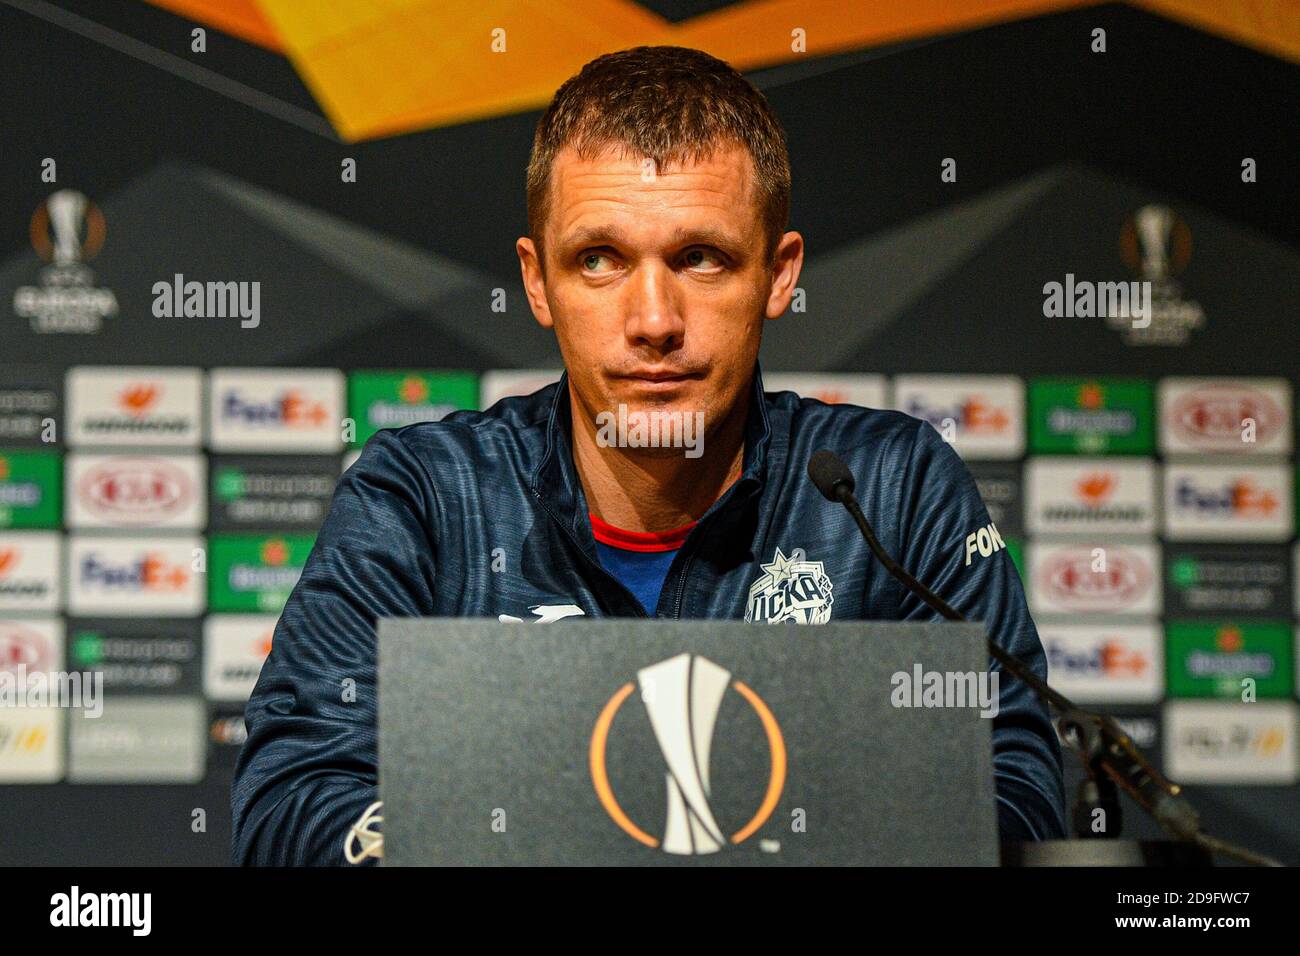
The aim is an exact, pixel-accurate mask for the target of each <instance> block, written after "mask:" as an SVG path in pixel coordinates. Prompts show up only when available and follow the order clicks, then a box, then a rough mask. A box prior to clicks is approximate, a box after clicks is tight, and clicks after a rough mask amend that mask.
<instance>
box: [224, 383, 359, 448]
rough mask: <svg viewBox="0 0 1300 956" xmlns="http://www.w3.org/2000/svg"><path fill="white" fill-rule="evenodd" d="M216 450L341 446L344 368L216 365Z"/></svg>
mask: <svg viewBox="0 0 1300 956" xmlns="http://www.w3.org/2000/svg"><path fill="white" fill-rule="evenodd" d="M209 380H210V382H211V386H212V401H211V402H210V403H209V416H210V433H211V436H212V437H211V444H212V447H213V449H214V450H216V451H269V452H293V451H322V452H336V451H339V450H340V449H341V448H342V447H343V435H342V433H341V430H340V426H341V423H342V420H343V392H344V388H343V373H342V372H339V371H337V370H335V369H315V370H303V369H298V370H294V369H288V370H281V369H215V370H214V371H213V372H212V374H211V376H210V378H209Z"/></svg>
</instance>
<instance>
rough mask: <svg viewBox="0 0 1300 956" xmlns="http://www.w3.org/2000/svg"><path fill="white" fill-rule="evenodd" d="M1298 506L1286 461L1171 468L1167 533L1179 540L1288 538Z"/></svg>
mask: <svg viewBox="0 0 1300 956" xmlns="http://www.w3.org/2000/svg"><path fill="white" fill-rule="evenodd" d="M1292 508H1293V504H1292V484H1291V478H1290V474H1289V469H1288V467H1287V466H1286V465H1284V464H1283V465H1250V466H1234V465H1209V464H1200V465H1191V464H1189V465H1169V466H1167V467H1166V469H1165V526H1166V527H1165V533H1166V535H1167V536H1168V537H1170V538H1172V539H1175V540H1177V539H1184V540H1192V539H1196V540H1212V541H1213V540H1218V541H1234V540H1235V541H1285V540H1287V539H1288V538H1290V537H1291V534H1292V528H1293V525H1292Z"/></svg>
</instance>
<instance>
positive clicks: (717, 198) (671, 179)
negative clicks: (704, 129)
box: [551, 143, 754, 235]
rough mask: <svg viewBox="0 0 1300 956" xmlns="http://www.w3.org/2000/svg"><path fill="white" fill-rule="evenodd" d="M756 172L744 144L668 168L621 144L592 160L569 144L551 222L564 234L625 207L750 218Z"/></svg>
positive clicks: (560, 162) (561, 156) (555, 184)
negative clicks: (701, 211)
mask: <svg viewBox="0 0 1300 956" xmlns="http://www.w3.org/2000/svg"><path fill="white" fill-rule="evenodd" d="M753 173H754V164H753V160H752V159H751V158H750V156H749V152H748V151H747V150H746V149H745V148H744V147H743V146H742V145H740V144H738V143H735V144H733V143H726V144H721V145H719V146H717V147H715V148H714V149H713V151H712V152H711V153H709V154H707V155H705V156H703V157H701V158H700V159H698V160H696V159H693V158H691V157H687V158H686V159H685V160H682V161H675V162H668V163H665V164H664V165H663V167H662V168H656V166H655V164H654V163H653V161H651V160H649V159H647V158H646V157H643V156H639V155H637V154H636V153H635V152H634V151H632V150H629V149H625V148H623V147H620V146H618V145H612V146H607V147H604V148H602V149H601V150H599V151H598V152H595V153H593V154H589V155H587V156H581V155H579V153H578V151H577V150H576V149H574V148H573V147H571V146H565V147H564V148H563V149H561V150H560V151H559V152H558V153H557V154H556V158H555V162H554V165H553V166H552V167H551V189H552V194H551V198H552V216H551V223H552V225H553V227H554V228H556V229H557V230H558V231H559V233H560V234H561V235H563V234H564V233H566V232H570V231H573V230H575V229H583V228H587V227H589V226H590V223H587V222H586V220H587V219H588V218H589V214H592V213H597V212H599V211H601V210H608V209H609V208H611V207H612V206H618V205H621V204H629V205H642V204H653V205H656V206H659V205H662V206H663V207H666V208H671V207H674V206H676V207H691V206H699V207H703V208H712V209H715V210H717V211H719V212H724V211H729V212H731V213H732V214H733V215H740V216H745V215H746V211H747V209H748V207H750V206H752V205H753V192H754V190H753V186H754V183H753V180H754V176H753Z"/></svg>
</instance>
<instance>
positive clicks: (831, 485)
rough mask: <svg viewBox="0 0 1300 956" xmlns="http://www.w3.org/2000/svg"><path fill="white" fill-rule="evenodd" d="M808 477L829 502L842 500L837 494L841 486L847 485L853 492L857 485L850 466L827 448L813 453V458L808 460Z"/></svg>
mask: <svg viewBox="0 0 1300 956" xmlns="http://www.w3.org/2000/svg"><path fill="white" fill-rule="evenodd" d="M808 477H809V478H811V479H812V483H813V484H814V485H816V486H817V490H818V491H820V492H821V493H822V496H823V497H824V498H826V500H827V501H839V500H840V499H839V496H838V495H836V493H835V489H836V487H838V486H839V485H847V486H848V489H849V491H850V492H852V491H853V488H854V484H855V483H854V481H853V473H852V472H851V471H849V466H848V465H846V464H844V462H842V461H841V460H840V456H839V455H837V454H835V452H833V451H828V450H827V449H825V448H823V449H822V450H821V451H817V452H813V456H812V457H811V458H809V459H808Z"/></svg>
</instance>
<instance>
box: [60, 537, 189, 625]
mask: <svg viewBox="0 0 1300 956" xmlns="http://www.w3.org/2000/svg"><path fill="white" fill-rule="evenodd" d="M203 557H204V550H203V542H202V540H201V539H199V538H171V537H168V538H167V539H165V540H164V539H155V540H153V541H148V542H141V540H140V539H139V538H130V537H123V538H112V537H99V536H96V537H83V536H79V535H73V536H72V537H70V538H69V540H68V568H69V572H70V573H69V575H68V577H69V581H68V609H69V611H70V612H71V613H72V614H86V615H104V616H106V617H137V616H139V615H142V614H143V615H153V614H159V615H172V616H176V617H187V616H191V615H194V614H198V613H200V612H202V610H203V604H204V597H205V595H204V591H205V590H206V589H205V588H204V587H203V575H202V574H201V573H200V572H201V570H202V568H203V564H202V561H203Z"/></svg>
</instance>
